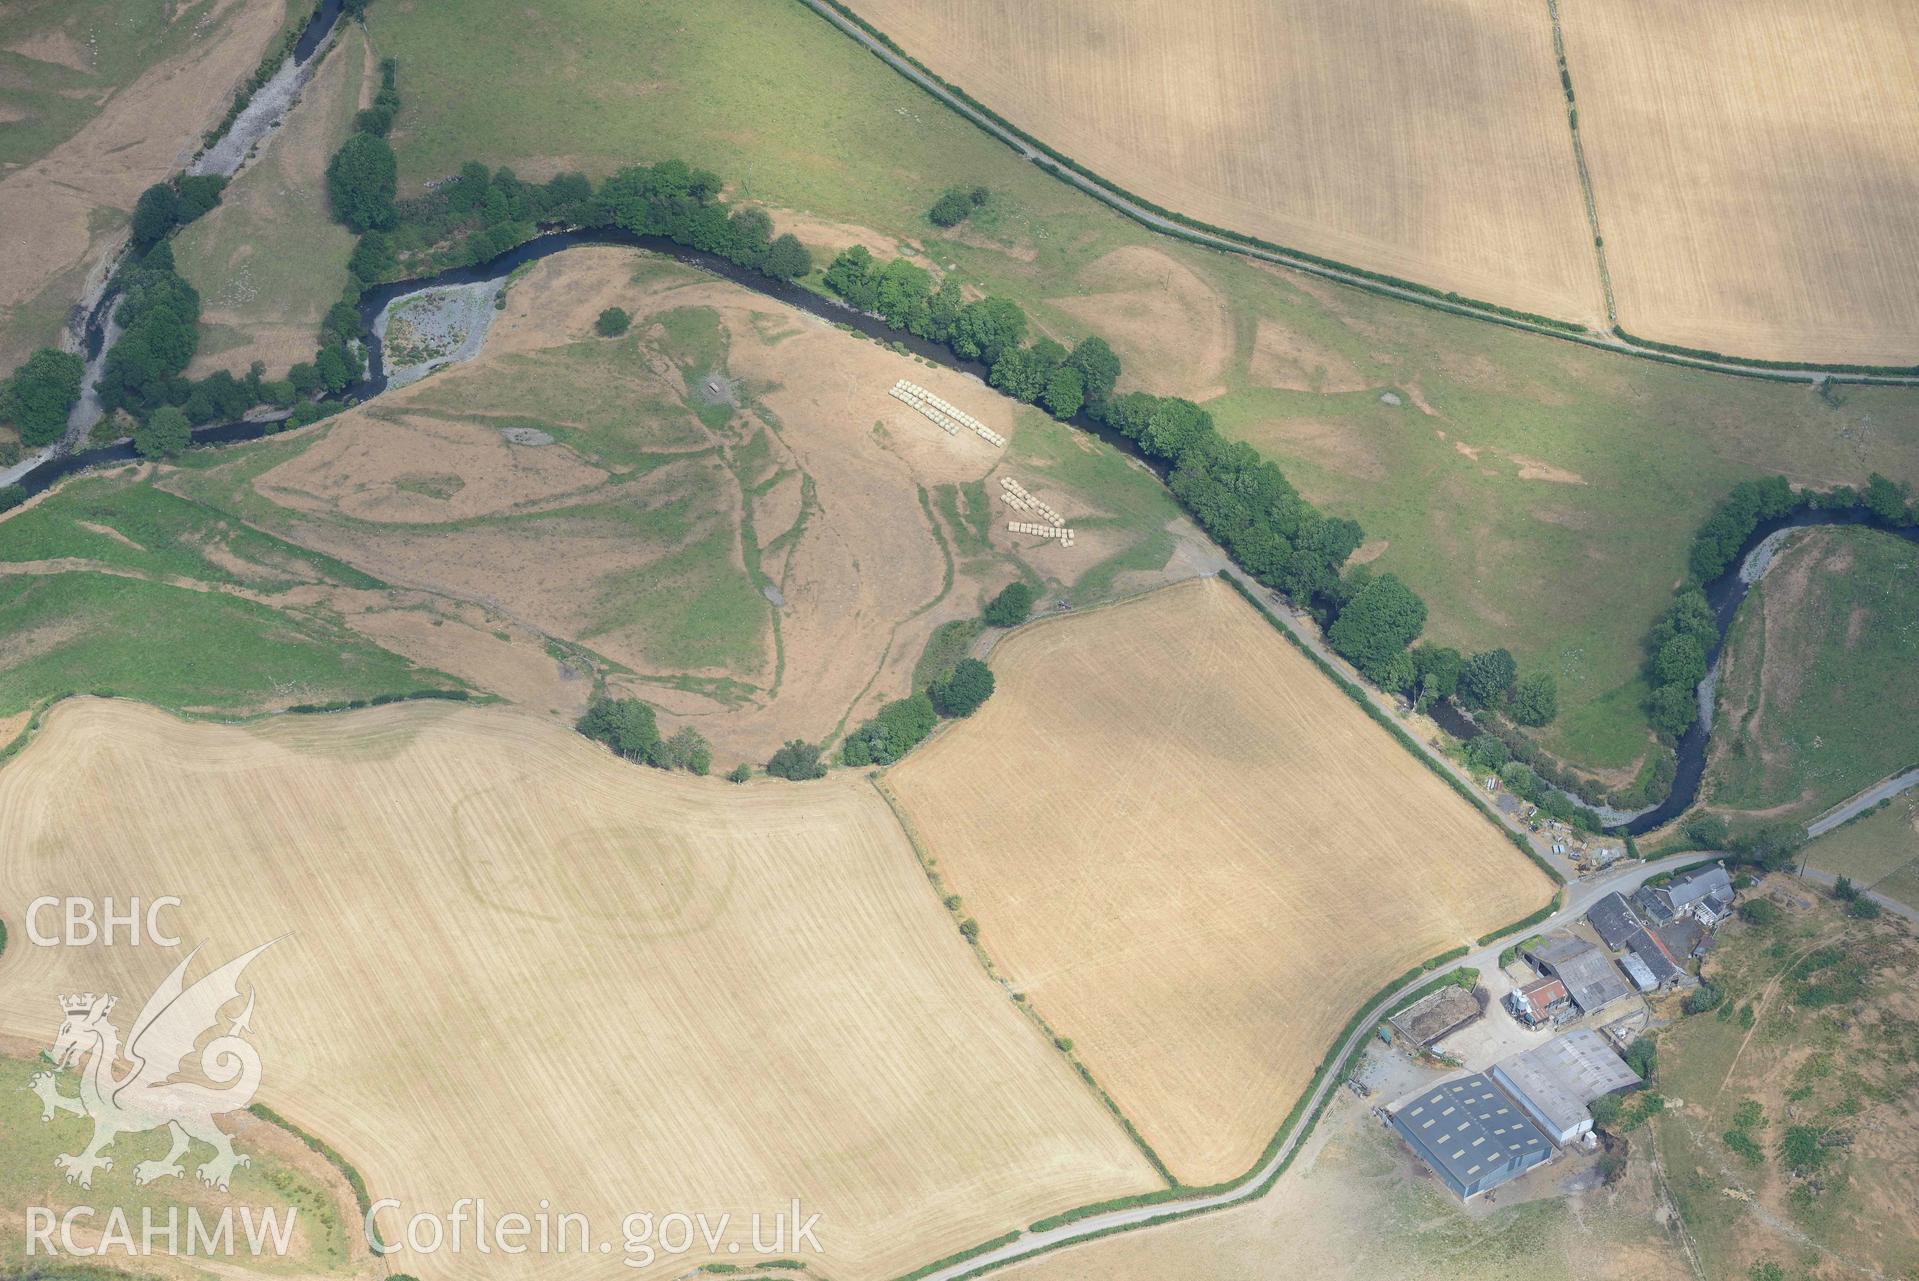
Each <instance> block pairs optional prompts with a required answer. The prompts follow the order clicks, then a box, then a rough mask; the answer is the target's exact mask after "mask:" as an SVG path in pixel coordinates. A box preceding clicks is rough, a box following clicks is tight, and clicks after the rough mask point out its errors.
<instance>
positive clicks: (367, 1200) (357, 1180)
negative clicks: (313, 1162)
mask: <svg viewBox="0 0 1919 1281" xmlns="http://www.w3.org/2000/svg"><path fill="white" fill-rule="evenodd" d="M247 1111H249V1112H251V1113H252V1114H253V1115H254V1116H256V1117H258V1118H259V1119H260V1120H262V1121H265V1122H266V1123H267V1124H268V1125H277V1126H279V1127H280V1128H281V1129H282V1130H285V1131H286V1132H287V1133H288V1134H291V1135H292V1136H293V1137H294V1138H296V1139H298V1140H300V1142H302V1143H304V1144H306V1145H307V1147H309V1148H311V1149H312V1150H313V1151H315V1152H317V1153H319V1154H320V1156H321V1157H322V1158H323V1159H324V1160H325V1161H326V1163H327V1164H328V1165H330V1166H332V1167H333V1168H334V1169H336V1170H338V1171H339V1172H340V1177H341V1178H344V1179H345V1180H346V1183H347V1187H349V1188H351V1189H352V1190H353V1203H354V1204H355V1205H357V1206H359V1207H360V1220H361V1222H365V1221H366V1218H367V1216H368V1215H370V1214H372V1213H373V1196H372V1194H371V1193H369V1192H368V1191H367V1190H366V1180H365V1179H364V1178H362V1177H361V1175H360V1171H359V1170H358V1169H356V1168H355V1167H354V1165H353V1162H351V1161H349V1160H347V1159H346V1158H345V1157H343V1156H341V1155H340V1153H339V1151H338V1150H337V1149H335V1148H334V1147H333V1145H332V1144H330V1143H328V1142H327V1141H326V1140H325V1139H322V1138H320V1137H319V1136H318V1135H315V1134H309V1133H308V1132H307V1131H305V1130H303V1129H301V1128H300V1127H299V1126H297V1125H295V1124H294V1123H293V1122H291V1121H289V1120H287V1119H286V1118H285V1117H283V1116H281V1115H280V1114H279V1113H278V1112H275V1111H274V1110H273V1109H272V1108H270V1107H268V1106H267V1105H266V1104H264V1103H255V1104H253V1105H251V1106H250V1107H248V1108H247Z"/></svg>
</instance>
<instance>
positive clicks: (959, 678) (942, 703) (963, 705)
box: [927, 658, 993, 716]
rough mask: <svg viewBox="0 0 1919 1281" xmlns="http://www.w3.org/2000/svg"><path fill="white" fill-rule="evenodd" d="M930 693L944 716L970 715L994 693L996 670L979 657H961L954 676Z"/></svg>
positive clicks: (935, 685) (934, 687)
mask: <svg viewBox="0 0 1919 1281" xmlns="http://www.w3.org/2000/svg"><path fill="white" fill-rule="evenodd" d="M927 693H928V694H929V695H930V696H931V697H932V701H933V706H934V707H935V708H936V709H937V710H938V711H939V714H940V715H941V716H971V715H972V714H973V713H974V712H976V711H978V710H979V707H980V704H982V703H984V702H985V701H986V700H987V699H989V698H991V697H992V696H993V669H992V668H990V667H988V666H987V665H986V664H985V663H982V662H980V661H979V659H977V658H962V659H960V661H959V663H958V664H957V665H956V666H955V667H954V668H953V673H952V675H950V676H948V677H947V678H946V679H945V680H943V681H937V682H935V683H934V685H933V686H932V688H931V689H929V690H928V691H927Z"/></svg>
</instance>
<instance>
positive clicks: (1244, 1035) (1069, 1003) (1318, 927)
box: [890, 579, 1549, 1183]
mask: <svg viewBox="0 0 1919 1281" xmlns="http://www.w3.org/2000/svg"><path fill="white" fill-rule="evenodd" d="M993 666H994V669H995V671H996V672H997V673H998V676H999V692H998V693H997V694H996V695H995V696H994V698H993V701H992V702H990V703H988V704H987V705H986V707H985V708H984V709H983V710H981V711H980V712H979V713H978V714H977V715H976V716H975V717H974V718H973V719H972V720H970V721H968V722H966V723H964V724H961V725H959V726H957V727H955V728H954V729H952V730H949V731H948V732H946V733H945V734H944V735H942V736H941V737H939V738H938V739H936V740H935V741H934V742H933V743H932V744H930V745H929V746H927V747H926V748H923V749H922V750H921V751H919V752H918V753H916V754H914V755H913V756H911V757H909V758H908V759H907V761H906V763H905V764H904V765H902V766H900V767H899V768H898V769H896V770H895V771H894V772H893V773H892V775H891V776H890V777H891V780H892V786H893V787H894V788H895V789H896V791H897V793H898V795H899V797H900V799H901V801H902V803H903V804H904V807H905V809H906V812H907V814H908V816H909V817H910V819H911V820H912V823H913V825H914V827H915V828H916V830H917V832H918V834H919V837H920V839H921V840H922V841H923V842H924V843H925V844H926V847H927V849H928V851H929V853H930V854H931V855H932V856H933V857H934V858H936V859H938V861H939V867H940V870H941V872H942V873H943V875H944V876H945V877H946V879H947V882H948V884H949V887H950V889H951V890H952V891H953V892H954V893H957V894H959V895H960V896H961V897H962V899H963V901H964V903H965V911H966V912H967V913H968V914H969V915H972V916H975V917H977V918H978V920H979V922H980V927H981V935H980V937H981V941H982V942H983V944H984V945H985V947H986V949H987V951H988V953H989V954H990V955H991V956H992V957H993V959H994V961H995V962H996V963H997V964H998V965H999V966H1000V967H1001V968H1002V969H1003V970H1004V972H1005V973H1006V974H1007V975H1008V976H1009V977H1010V978H1011V979H1012V981H1013V982H1014V983H1015V984H1016V985H1018V986H1019V987H1021V988H1023V989H1024V990H1025V991H1027V992H1029V993H1030V994H1031V996H1032V1000H1033V1002H1034V1006H1035V1008H1036V1009H1037V1010H1038V1011H1039V1012H1040V1013H1041V1014H1043V1015H1045V1016H1046V1017H1047V1018H1048V1019H1049V1020H1051V1021H1052V1022H1053V1024H1054V1025H1055V1026H1056V1027H1057V1028H1058V1030H1059V1031H1060V1033H1061V1034H1062V1035H1064V1036H1068V1037H1071V1038H1072V1039H1073V1040H1074V1042H1075V1043H1076V1045H1077V1047H1078V1051H1079V1053H1080V1054H1082V1055H1083V1056H1084V1058H1085V1060H1086V1063H1087V1065H1088V1066H1089V1067H1090V1069H1091V1070H1092V1073H1093V1075H1094V1076H1095V1077H1096V1078H1097V1079H1098V1080H1099V1082H1100V1083H1101V1084H1102V1085H1104V1086H1105V1087H1106V1088H1107V1089H1108V1090H1109V1091H1110V1092H1111V1093H1112V1095H1113V1097H1114V1098H1115V1099H1116V1100H1117V1101H1118V1103H1119V1106H1120V1109H1121V1110H1122V1111H1123V1112H1124V1113H1125V1114H1126V1115H1127V1116H1128V1117H1130V1118H1131V1119H1132V1120H1133V1122H1134V1124H1135V1125H1137V1126H1138V1127H1139V1129H1140V1131H1141V1133H1142V1134H1144V1136H1145V1138H1146V1141H1147V1142H1148V1143H1149V1144H1150V1145H1152V1147H1153V1148H1154V1149H1155V1150H1156V1151H1158V1152H1159V1154H1160V1156H1161V1157H1162V1158H1163V1159H1164V1160H1165V1161H1166V1163H1167V1164H1168V1165H1169V1166H1170V1167H1171V1169H1172V1171H1173V1173H1174V1174H1175V1175H1177V1176H1179V1178H1180V1179H1181V1180H1182V1181H1184V1182H1189V1183H1207V1182H1212V1181H1215V1180H1219V1179H1225V1178H1230V1177H1232V1176H1234V1175H1237V1174H1240V1173H1242V1172H1244V1171H1245V1170H1246V1169H1247V1168H1248V1167H1249V1166H1250V1165H1251V1164H1252V1163H1253V1160H1254V1158H1255V1157H1256V1156H1257V1155H1258V1153H1259V1152H1260V1150H1261V1149H1262V1148H1263V1147H1264V1146H1265V1144H1266V1142H1267V1140H1268V1139H1270V1138H1271V1137H1272V1134H1273V1132H1274V1131H1275V1130H1276V1129H1277V1128H1278V1126H1279V1123H1280V1121H1281V1119H1282V1118H1283V1117H1284V1116H1285V1115H1286V1112H1287V1110H1288V1109H1289V1108H1291V1107H1292V1105H1293V1101H1294V1100H1295V1099H1296V1098H1297V1097H1298V1095H1299V1093H1300V1091H1301V1090H1302V1089H1304V1087H1305V1085H1306V1082H1307V1079H1308V1077H1309V1076H1310V1075H1311V1073H1312V1070H1313V1067H1314V1066H1315V1065H1316V1064H1317V1063H1318V1062H1319V1060H1320V1058H1321V1056H1322V1055H1324V1053H1325V1052H1326V1048H1327V1046H1328V1044H1329V1043H1330V1042H1331V1041H1332V1039H1333V1036H1334V1034H1335V1032H1336V1031H1337V1030H1338V1029H1339V1027H1340V1026H1341V1025H1343V1024H1344V1023H1345V1021H1346V1020H1347V1019H1348V1018H1349V1017H1351V1015H1352V1013H1353V1010H1354V1009H1355V1008H1356V1007H1357V1006H1358V1005H1359V1004H1360V1002H1361V1001H1362V1000H1364V999H1365V998H1366V997H1367V996H1370V995H1371V994H1372V993H1373V992H1374V991H1375V990H1376V989H1377V988H1378V987H1379V986H1380V984H1382V983H1384V982H1385V981H1387V980H1388V979H1390V978H1392V977H1393V976H1394V975H1396V974H1399V973H1400V972H1402V971H1403V970H1405V969H1406V968H1407V967H1409V966H1410V965H1412V964H1414V963H1416V962H1418V961H1419V960H1421V959H1423V958H1425V957H1427V956H1431V955H1433V954H1435V953H1437V952H1441V951H1444V950H1445V949H1447V948H1450V947H1453V946H1455V945H1457V944H1459V943H1462V942H1466V941H1469V940H1470V939H1471V938H1473V937H1474V936H1476V935H1479V934H1481V933H1483V932H1485V931H1486V930H1488V929H1491V928H1492V927H1494V926H1496V925H1499V924H1502V923H1504V922H1506V921H1509V920H1512V919H1514V918H1516V917H1518V916H1521V915H1524V914H1525V913H1526V912H1529V911H1531V910H1532V909H1534V908H1536V907H1538V906H1539V905H1540V904H1541V903H1543V902H1544V901H1545V899H1546V897H1547V895H1548V892H1549V886H1548V885H1547V884H1546V881H1545V878H1544V877H1543V876H1541V875H1540V874H1539V873H1538V872H1537V871H1535V870H1534V869H1533V868H1532V867H1531V866H1530V865H1529V864H1528V863H1527V862H1526V861H1525V860H1524V859H1523V858H1521V856H1520V855H1519V854H1518V852H1517V851H1515V850H1514V849H1513V848H1512V847H1511V846H1510V845H1508V844H1507V843H1506V842H1505V841H1504V840H1503V839H1502V838H1501V837H1500V836H1499V834H1498V832H1497V831H1496V830H1495V829H1494V827H1493V826H1492V825H1491V824H1490V823H1489V822H1487V821H1486V820H1484V819H1483V818H1481V817H1480V816H1479V815H1478V814H1476V813H1475V812H1474V811H1473V810H1472V809H1470V808H1469V807H1468V806H1467V805H1466V804H1465V802H1463V801H1462V800H1460V799H1459V798H1458V797H1456V796H1455V795H1454V794H1453V793H1452V792H1451V791H1449V790H1448V789H1447V787H1446V785H1445V784H1444V783H1442V782H1441V781H1440V780H1439V779H1438V778H1437V777H1435V776H1434V775H1433V774H1432V773H1431V772H1429V771H1428V770H1427V769H1426V768H1425V767H1424V766H1422V765H1421V764H1420V763H1419V762H1418V761H1417V760H1416V759H1415V758H1414V757H1413V756H1412V755H1411V754H1410V753H1409V752H1407V751H1405V750H1404V749H1403V748H1401V747H1400V746H1399V745H1398V744H1397V743H1395V742H1393V741H1392V739H1391V738H1390V737H1388V736H1387V734H1386V733H1385V731H1384V730H1382V729H1380V728H1379V727H1378V726H1377V725H1375V724H1373V722H1371V721H1370V720H1368V719H1367V718H1366V717H1365V715H1364V714H1363V713H1362V712H1361V711H1360V710H1359V709H1358V708H1357V707H1356V706H1354V705H1353V704H1352V703H1351V702H1350V701H1349V700H1348V699H1347V698H1346V696H1345V695H1344V694H1342V693H1341V692H1340V691H1339V690H1338V689H1337V688H1336V687H1334V686H1333V685H1332V684H1331V682H1329V681H1327V680H1326V678H1325V677H1324V676H1322V675H1321V674H1320V673H1319V671H1318V670H1317V669H1315V668H1314V667H1313V666H1312V665H1311V664H1310V663H1309V662H1308V660H1307V659H1305V658H1304V657H1302V656H1301V655H1299V654H1298V653H1297V652H1296V651H1294V650H1293V649H1292V648H1291V647H1290V646H1288V645H1287V643H1286V642H1285V641H1284V639H1282V638H1281V637H1280V636H1279V635H1278V634H1277V633H1275V632H1274V631H1272V629H1271V628H1270V627H1269V626H1268V624H1267V623H1266V622H1265V621H1264V620H1263V619H1261V618H1259V617H1258V616H1257V615H1256V614H1255V613H1254V612H1253V611H1252V610H1251V609H1250V608H1249V607H1248V606H1247V605H1246V604H1245V603H1244V602H1243V601H1241V600H1240V599H1239V598H1238V597H1237V596H1236V595H1234V594H1233V592H1232V591H1231V589H1230V588H1228V587H1226V586H1225V585H1224V584H1222V583H1220V582H1218V581H1217V580H1212V579H1208V580H1201V581H1196V582H1192V583H1186V584H1181V585H1179V586H1176V587H1171V588H1168V589H1166V590H1164V591H1161V592H1156V593H1154V594H1152V595H1150V596H1146V597H1142V598H1139V599H1136V600H1133V601H1129V602H1126V603H1123V604H1120V605H1116V606H1114V607H1112V608H1110V609H1107V610H1103V611H1100V612H1098V613H1095V614H1088V615H1082V616H1080V617H1077V618H1071V619H1065V620H1061V621H1057V622H1048V623H1044V624H1042V625H1039V626H1036V627H1034V628H1033V629H1032V630H1030V631H1026V632H1021V633H1019V634H1017V635H1015V636H1014V637H1012V638H1011V639H1010V640H1009V641H1007V642H1006V644H1005V645H1004V646H1002V647H1001V649H1000V650H999V651H998V652H997V653H996V655H995V658H994V663H993Z"/></svg>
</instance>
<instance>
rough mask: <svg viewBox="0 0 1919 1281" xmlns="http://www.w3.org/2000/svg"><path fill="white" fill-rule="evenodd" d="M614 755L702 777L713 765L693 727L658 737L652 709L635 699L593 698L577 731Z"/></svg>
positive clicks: (657, 725)
mask: <svg viewBox="0 0 1919 1281" xmlns="http://www.w3.org/2000/svg"><path fill="white" fill-rule="evenodd" d="M576 728H578V729H579V731H580V733H582V734H584V735H586V736H587V737H588V738H590V739H593V740H594V741H595V742H599V743H605V744H606V745H607V746H608V747H610V748H612V749H613V751H614V752H615V754H617V755H619V756H623V757H625V758H626V759H627V760H629V761H638V762H639V763H640V764H642V765H651V766H653V767H654V768H655V769H684V770H690V771H692V772H693V773H695V774H704V773H706V771H707V770H708V769H710V768H711V767H712V764H713V753H712V750H711V749H710V748H709V747H708V746H707V744H706V739H704V738H703V737H701V735H700V733H699V731H697V730H695V729H693V728H692V727H690V726H689V727H687V728H684V729H681V730H680V731H679V732H678V733H676V734H674V735H673V737H671V738H665V739H663V738H661V737H660V726H659V721H658V719H657V718H656V717H655V716H654V714H653V708H652V707H651V706H650V705H649V704H647V703H643V702H641V701H640V700H639V699H637V698H596V699H594V700H593V702H592V704H591V706H589V707H588V708H587V709H586V715H585V716H582V717H581V718H580V721H579V724H578V726H577V727H576Z"/></svg>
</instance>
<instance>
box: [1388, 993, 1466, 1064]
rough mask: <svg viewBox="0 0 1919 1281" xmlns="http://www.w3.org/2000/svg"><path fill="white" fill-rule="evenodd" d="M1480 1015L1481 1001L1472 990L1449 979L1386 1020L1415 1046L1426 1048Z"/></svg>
mask: <svg viewBox="0 0 1919 1281" xmlns="http://www.w3.org/2000/svg"><path fill="white" fill-rule="evenodd" d="M1478 1017H1479V1002H1478V1000H1477V999H1475V998H1474V996H1473V994H1472V993H1471V992H1468V991H1466V990H1465V989H1464V988H1458V987H1454V986H1453V985H1452V984H1450V983H1449V984H1447V985H1446V986H1445V987H1442V988H1440V989H1439V990H1438V991H1437V992H1433V993H1431V994H1430V995H1427V996H1422V997H1420V998H1419V999H1418V1000H1417V1001H1414V1002H1413V1003H1412V1004H1411V1005H1409V1006H1407V1007H1406V1008H1405V1009H1403V1010H1401V1011H1400V1012H1399V1013H1397V1014H1395V1015H1393V1016H1392V1018H1390V1019H1388V1020H1386V1021H1387V1023H1389V1024H1390V1025H1391V1026H1392V1029H1393V1030H1394V1031H1395V1032H1397V1033H1399V1034H1400V1035H1401V1036H1403V1037H1405V1038H1406V1040H1408V1041H1409V1042H1411V1043H1412V1044H1413V1046H1414V1047H1415V1048H1416V1049H1421V1050H1423V1049H1425V1048H1426V1047H1427V1046H1429V1045H1431V1044H1432V1043H1433V1042H1434V1041H1437V1040H1440V1039H1442V1038H1444V1037H1448V1036H1451V1035H1452V1034H1453V1033H1454V1032H1457V1031H1458V1030H1459V1029H1460V1028H1462V1027H1465V1026H1466V1025H1467V1024H1468V1023H1471V1022H1472V1021H1473V1020H1474V1019H1476V1018H1478Z"/></svg>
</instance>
